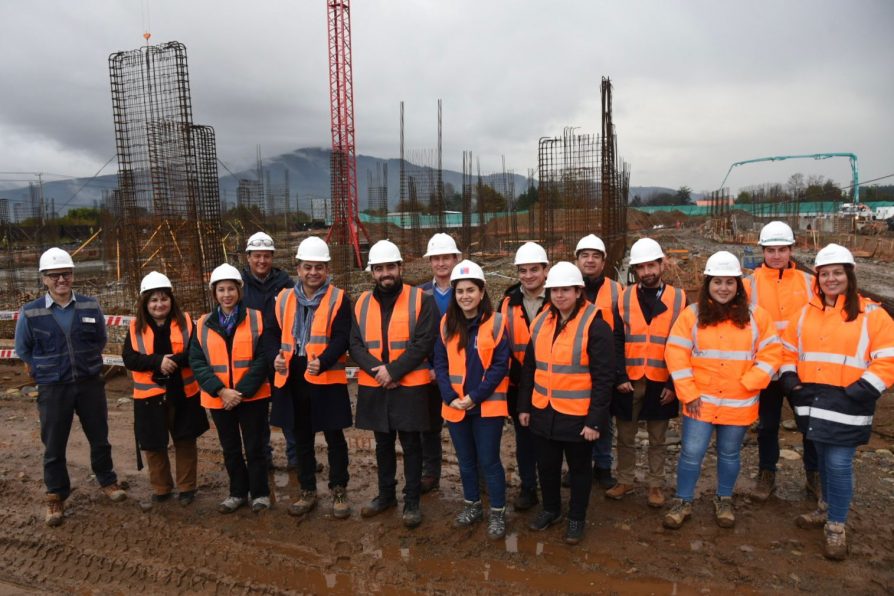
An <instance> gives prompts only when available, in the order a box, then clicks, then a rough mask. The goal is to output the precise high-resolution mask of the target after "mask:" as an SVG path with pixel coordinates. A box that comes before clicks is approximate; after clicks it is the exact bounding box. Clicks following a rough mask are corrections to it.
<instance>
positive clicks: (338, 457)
mask: <svg viewBox="0 0 894 596" xmlns="http://www.w3.org/2000/svg"><path fill="white" fill-rule="evenodd" d="M289 378H290V379H291V378H292V377H291V375H290V377H289ZM296 385H297V383H296ZM301 389H303V391H302V390H300V389H299V390H298V391H293V393H292V407H293V408H294V410H295V425H294V429H293V431H292V433H293V434H292V437H293V438H294V440H295V452H296V454H295V457H296V460H297V463H298V480H299V482H300V483H301V489H302V490H313V491H315V490H317V476H316V474H317V458H316V451H315V450H314V438H315V434H316V433H314V430H313V414H312V412H311V408H312V407H313V402H312V400H311V396H310V395H309V393H308V391H313V385H310V384H308V383H305V384H304V386H303V387H302V388H301ZM322 432H323V437H325V439H326V454H327V456H328V458H329V488H333V487H336V486H343V487H347V486H348V479H349V476H348V442H347V441H346V440H345V433H344V431H343V430H342V429H340V428H339V429H335V430H324V431H322Z"/></svg>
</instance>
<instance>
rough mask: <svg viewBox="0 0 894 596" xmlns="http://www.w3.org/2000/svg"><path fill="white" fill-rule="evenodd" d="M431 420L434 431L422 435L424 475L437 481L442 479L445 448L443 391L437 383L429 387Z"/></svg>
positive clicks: (428, 396)
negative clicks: (442, 432) (443, 438)
mask: <svg viewBox="0 0 894 596" xmlns="http://www.w3.org/2000/svg"><path fill="white" fill-rule="evenodd" d="M426 397H427V398H428V407H429V418H430V421H431V428H432V430H430V431H426V432H422V433H420V434H421V435H422V437H421V438H422V475H423V476H430V477H432V478H435V479H436V480H440V479H441V458H442V457H443V455H444V454H443V446H442V445H441V427H443V426H444V419H443V418H441V391H440V389H438V385H437V383H432V384H430V385H429V387H428V395H427V396H426Z"/></svg>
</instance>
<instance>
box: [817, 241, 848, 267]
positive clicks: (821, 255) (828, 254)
mask: <svg viewBox="0 0 894 596" xmlns="http://www.w3.org/2000/svg"><path fill="white" fill-rule="evenodd" d="M856 264H857V263H856V261H854V254H853V253H852V252H851V251H849V250H848V249H846V248H845V247H843V246H841V245H840V244H835V243H832V244H829V245H827V246H824V247H823V248H822V249H820V251H819V252H818V253H816V260H815V261H814V262H813V266H814V267H822V266H823V265H856Z"/></svg>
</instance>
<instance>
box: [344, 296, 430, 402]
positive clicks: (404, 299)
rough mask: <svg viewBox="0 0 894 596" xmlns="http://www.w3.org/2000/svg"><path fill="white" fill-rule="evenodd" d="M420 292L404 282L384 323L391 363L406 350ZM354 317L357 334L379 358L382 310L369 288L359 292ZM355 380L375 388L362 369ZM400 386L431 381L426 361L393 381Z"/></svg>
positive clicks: (418, 304) (420, 300)
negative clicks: (386, 323) (386, 328)
mask: <svg viewBox="0 0 894 596" xmlns="http://www.w3.org/2000/svg"><path fill="white" fill-rule="evenodd" d="M422 296H423V292H422V290H420V289H419V288H416V287H413V286H410V285H407V284H404V287H403V289H402V290H401V292H400V295H399V296H398V297H397V300H396V301H395V303H394V310H393V311H392V313H391V320H390V321H389V322H388V359H389V361H390V362H394V361H395V360H397V359H398V358H400V357H401V355H402V354H403V353H404V352H405V351H406V349H407V346H408V345H409V343H410V340H411V339H412V338H413V335H414V334H415V332H416V321H417V320H418V319H419V313H420V312H421V311H422ZM354 316H355V317H356V319H357V326H358V327H359V328H360V335H361V337H362V338H363V343H364V344H365V345H366V349H367V350H369V353H370V355H372V356H373V357H374V358H376V359H378V360H382V310H381V307H380V306H379V301H378V300H375V299H374V298H373V295H372V292H371V291H366V292H363V294H361V295H360V299H359V300H358V301H357V304H355V305H354ZM357 383H358V384H360V385H363V386H366V387H378V386H379V384H378V383H377V382H376V379H375V377H373V376H372V375H370V374H369V373H367V372H366V371H364V370H363V369H362V368H361V369H360V370H359V371H357ZM397 383H398V385H402V386H404V387H420V386H422V385H428V384H429V383H431V375H430V374H429V369H428V363H427V362H425V361H423V362H421V363H420V364H419V366H418V367H417V368H416V369H415V370H411V371H410V372H409V373H407V374H406V375H404V376H403V377H401V378H400V379H398V380H397Z"/></svg>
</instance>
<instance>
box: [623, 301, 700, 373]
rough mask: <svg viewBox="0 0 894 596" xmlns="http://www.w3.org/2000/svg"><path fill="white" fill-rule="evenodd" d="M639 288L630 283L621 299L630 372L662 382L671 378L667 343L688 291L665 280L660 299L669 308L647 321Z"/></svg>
mask: <svg viewBox="0 0 894 596" xmlns="http://www.w3.org/2000/svg"><path fill="white" fill-rule="evenodd" d="M636 288H637V285H636V284H634V285H632V286H628V287H627V288H626V289H625V290H624V293H623V295H622V297H621V301H620V302H618V310H619V311H620V314H621V320H622V321H624V333H625V338H624V340H625V343H624V356H625V359H626V361H625V364H626V366H627V376H628V377H629V378H630V380H631V381H636V380H638V379H641V378H643V377H646V378H647V379H649V380H650V381H657V382H659V383H663V382H664V381H667V379H668V373H667V365H666V364H665V363H664V346H665V344H666V343H667V336H668V334H670V330H671V326H672V325H673V324H674V321H676V320H677V317H678V316H679V315H680V312H681V311H682V310H683V306H685V304H686V293H685V292H684V291H683V290H678V289H677V288H675V287H673V286H671V285H667V284H665V285H664V289H663V290H662V291H661V302H663V303H664V305H665V306H667V310H665V311H664V312H663V313H661V314H660V315H658V316H655V317H652V321H651V322H650V323H649V324H648V325H647V324H646V319H645V317H644V316H643V311H642V308H641V307H640V304H639V298H637V296H636Z"/></svg>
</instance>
